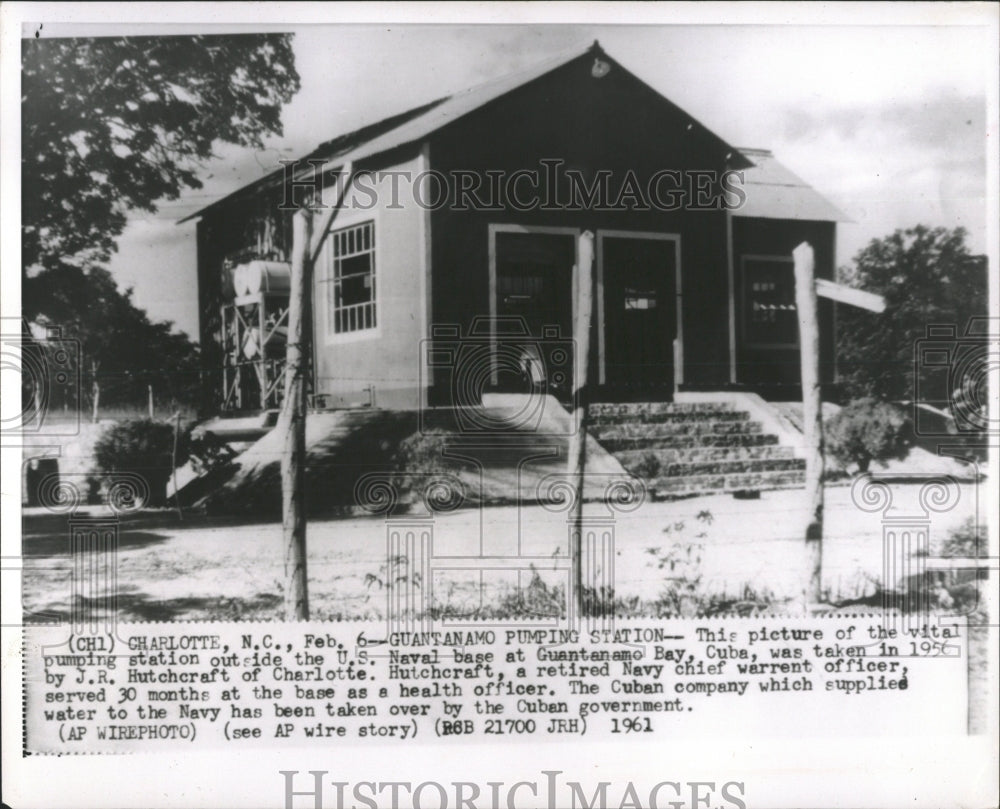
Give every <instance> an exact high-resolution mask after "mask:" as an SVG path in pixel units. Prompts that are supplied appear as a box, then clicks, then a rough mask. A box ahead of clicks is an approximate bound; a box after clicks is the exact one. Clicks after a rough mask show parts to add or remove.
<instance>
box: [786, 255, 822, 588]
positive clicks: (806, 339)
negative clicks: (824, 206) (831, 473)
mask: <svg viewBox="0 0 1000 809" xmlns="http://www.w3.org/2000/svg"><path fill="white" fill-rule="evenodd" d="M792 258H793V259H794V260H795V308H796V310H797V312H798V316H799V356H800V362H801V366H802V425H803V434H804V436H805V445H806V446H805V450H806V503H807V505H808V508H809V511H808V516H807V518H806V531H805V533H806V537H805V538H806V562H807V571H808V574H809V583H808V587H807V590H806V601H807V602H809V603H812V604H816V603H818V602H819V600H820V597H821V595H822V593H821V586H822V565H823V471H824V464H825V462H824V458H823V398H822V392H821V390H820V382H819V317H818V315H817V311H816V274H815V259H814V256H813V249H812V247H811V246H810V245H809V243H808V242H802V244H800V245H799V246H798V247H796V248H795V249H794V250H793V251H792Z"/></svg>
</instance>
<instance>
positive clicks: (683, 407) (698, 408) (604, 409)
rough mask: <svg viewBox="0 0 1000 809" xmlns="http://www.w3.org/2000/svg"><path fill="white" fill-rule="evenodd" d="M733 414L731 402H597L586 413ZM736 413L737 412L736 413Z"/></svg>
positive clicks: (602, 414) (596, 414) (634, 414)
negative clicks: (724, 412) (726, 412)
mask: <svg viewBox="0 0 1000 809" xmlns="http://www.w3.org/2000/svg"><path fill="white" fill-rule="evenodd" d="M722 411H728V412H733V411H734V408H733V405H732V403H731V402H632V403H627V404H613V403H608V402H597V403H594V404H591V405H590V407H589V408H588V411H587V412H588V413H589V414H590V415H591V416H594V417H597V416H606V415H633V416H636V417H641V416H642V415H644V414H651V413H713V412H714V413H717V412H722ZM737 412H738V411H737Z"/></svg>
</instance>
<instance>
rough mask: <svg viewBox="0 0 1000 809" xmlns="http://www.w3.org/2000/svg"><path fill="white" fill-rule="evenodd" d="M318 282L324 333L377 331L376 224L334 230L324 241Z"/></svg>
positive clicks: (370, 223) (368, 223)
mask: <svg viewBox="0 0 1000 809" xmlns="http://www.w3.org/2000/svg"><path fill="white" fill-rule="evenodd" d="M326 250H327V261H326V262H325V265H326V266H325V268H324V269H325V272H324V274H323V277H322V278H321V280H320V286H321V294H322V295H323V298H324V300H325V307H326V323H327V332H328V333H329V334H349V333H351V332H357V331H364V330H366V329H374V328H375V327H376V325H377V324H378V323H377V319H376V308H375V307H376V294H375V293H376V282H375V223H374V222H365V223H363V224H360V225H354V226H352V227H348V228H343V229H341V230H335V231H333V232H332V233H331V234H330V237H329V239H328V240H327V248H326Z"/></svg>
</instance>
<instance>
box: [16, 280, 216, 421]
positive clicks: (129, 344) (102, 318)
mask: <svg viewBox="0 0 1000 809" xmlns="http://www.w3.org/2000/svg"><path fill="white" fill-rule="evenodd" d="M22 296H23V312H24V316H25V318H26V319H28V320H30V321H34V322H37V323H41V324H51V325H58V326H60V327H61V329H62V337H63V338H64V339H69V340H75V341H77V343H78V344H79V346H80V354H81V358H82V362H83V367H82V368H78V369H75V371H76V373H78V374H79V378H80V380H81V382H83V383H84V387H85V389H86V390H89V392H90V406H91V412H92V415H93V418H94V420H96V419H97V415H98V409H99V407H100V405H101V403H102V399H103V401H104V403H105V404H117V405H126V406H134V405H136V403H138V402H142V401H144V399H145V395H146V386H147V385H150V384H151V385H153V386H154V388H155V389H156V390H157V391H158V392H159V394H160V395H161V396H162V397H163V398H167V399H170V400H172V401H174V402H175V403H179V404H192V403H193V402H194V401H195V400H196V397H197V395H198V374H199V354H198V347H197V345H195V344H194V343H192V342H191V340H190V339H188V337H187V335H185V334H182V333H177V332H174V331H173V324H172V323H170V322H169V321H160V322H153V321H151V320H150V319H149V317H148V316H147V315H146V313H145V312H144V311H143V310H141V309H139V308H138V307H136V306H135V304H134V303H133V302H132V290H131V289H126V290H125V291H124V292H122V291H121V290H120V289H119V288H118V285H117V283H115V280H114V278H112V277H111V273H109V272H108V271H107V270H105V269H103V268H101V267H92V268H90V269H89V271H84V270H83V269H81V268H80V267H75V266H73V265H58V266H54V267H52V268H50V269H46V270H42V271H41V272H40V273H38V274H37V275H35V276H32V277H30V278H27V279H25V285H24V288H23V290H22ZM70 404H72V405H74V406H81V405H82V404H83V403H82V402H73V403H70Z"/></svg>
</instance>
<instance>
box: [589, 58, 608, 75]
mask: <svg viewBox="0 0 1000 809" xmlns="http://www.w3.org/2000/svg"><path fill="white" fill-rule="evenodd" d="M610 72H611V65H609V64H608V63H607V62H605V61H604V60H603V59H595V60H594V64H593V66H592V67H591V68H590V75H591V76H593V77H594V78H595V79H603V78H604V77H605V76H607V75H608V73H610Z"/></svg>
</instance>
